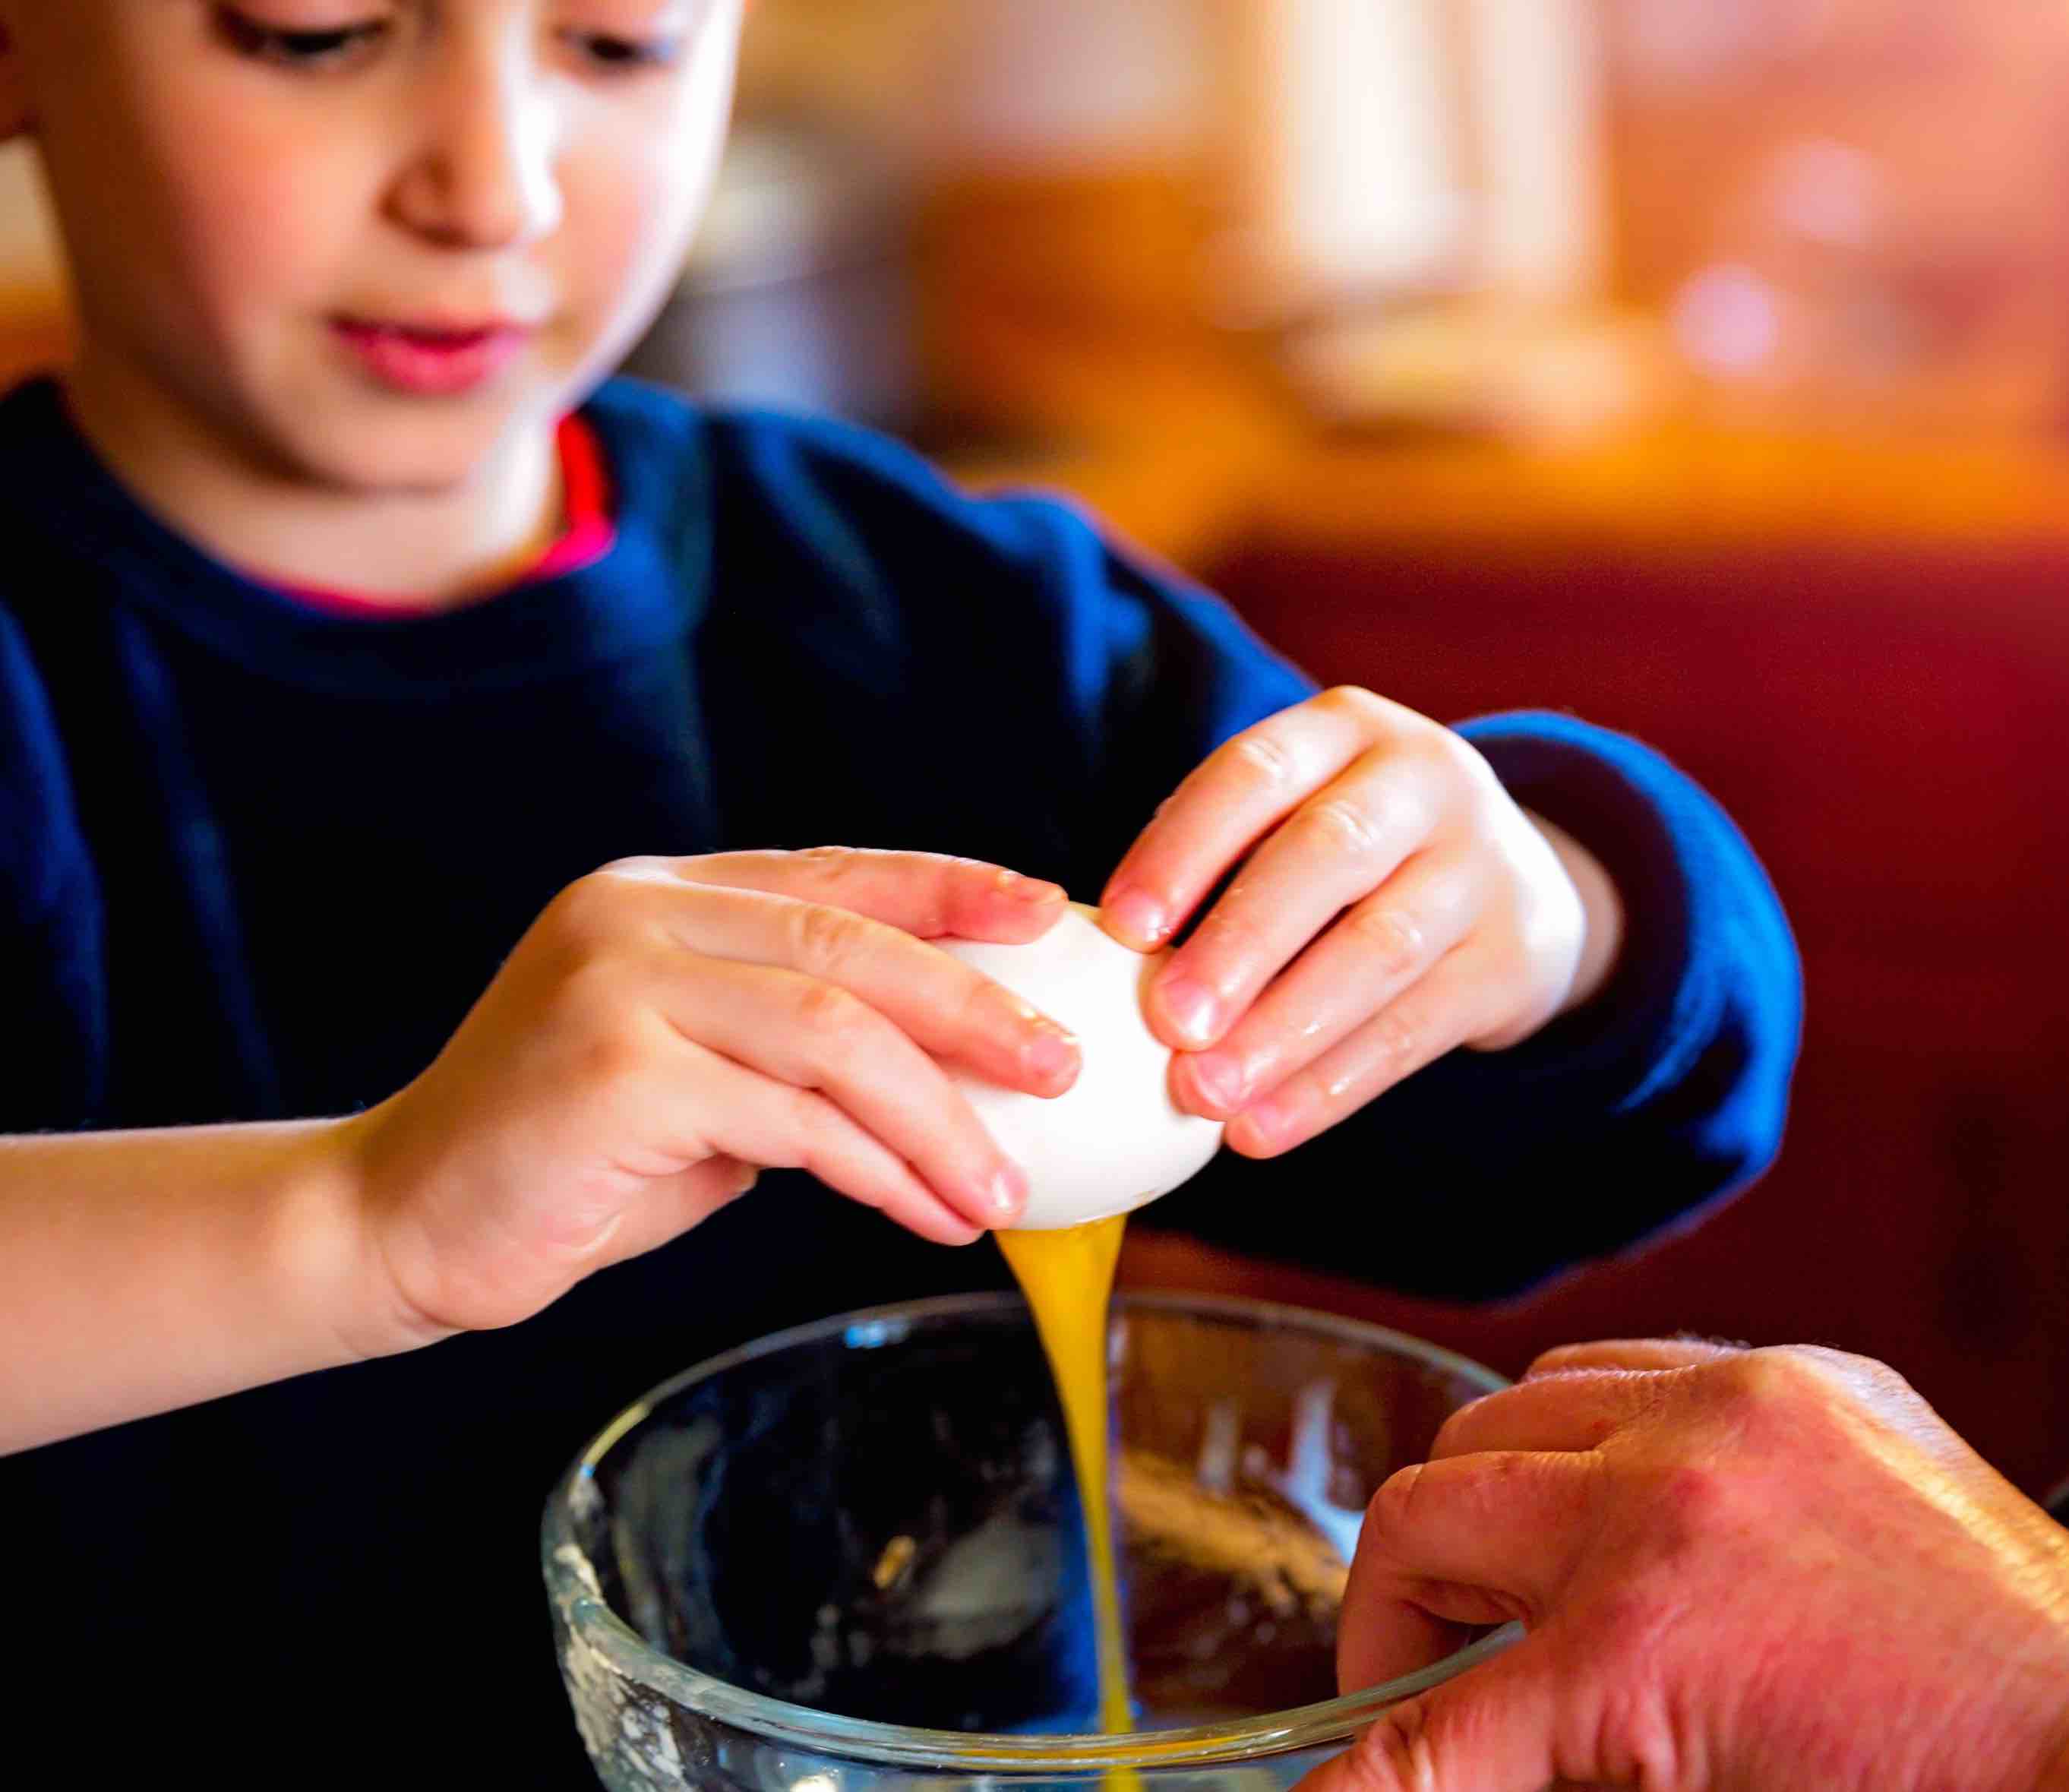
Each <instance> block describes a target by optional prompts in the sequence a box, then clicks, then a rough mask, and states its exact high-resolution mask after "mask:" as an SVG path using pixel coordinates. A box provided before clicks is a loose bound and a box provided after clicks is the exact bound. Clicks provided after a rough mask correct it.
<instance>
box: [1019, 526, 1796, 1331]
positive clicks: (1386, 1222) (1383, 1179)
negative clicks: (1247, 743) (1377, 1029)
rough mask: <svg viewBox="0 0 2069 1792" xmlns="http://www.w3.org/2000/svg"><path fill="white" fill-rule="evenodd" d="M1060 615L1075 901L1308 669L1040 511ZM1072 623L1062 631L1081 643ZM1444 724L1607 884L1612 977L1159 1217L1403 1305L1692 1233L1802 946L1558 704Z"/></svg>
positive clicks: (1655, 790)
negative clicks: (1085, 796) (1089, 781)
mask: <svg viewBox="0 0 2069 1792" xmlns="http://www.w3.org/2000/svg"><path fill="white" fill-rule="evenodd" d="M1047 526H1048V527H1050V528H1051V529H1055V530H1057V531H1058V532H1059V535H1060V537H1061V540H1060V541H1059V553H1060V555H1061V557H1062V559H1063V561H1064V562H1065V563H1066V564H1067V563H1069V562H1070V561H1072V560H1073V559H1074V558H1075V567H1074V569H1073V570H1072V571H1071V574H1070V582H1071V583H1073V584H1075V586H1077V587H1078V588H1079V589H1078V590H1077V592H1076V594H1075V596H1074V598H1071V599H1067V600H1064V607H1065V608H1066V609H1067V610H1070V609H1076V608H1082V607H1085V606H1089V607H1090V608H1091V609H1092V611H1093V612H1094V613H1095V614H1097V615H1098V616H1099V618H1100V625H1099V632H1100V635H1101V636H1102V638H1103V640H1104V647H1105V652H1104V659H1103V661H1102V662H1101V663H1100V666H1099V670H1098V671H1097V673H1096V675H1095V673H1094V671H1093V667H1092V663H1091V661H1090V659H1089V656H1087V658H1086V660H1085V662H1084V663H1083V666H1082V668H1081V670H1080V671H1079V685H1080V689H1079V699H1078V700H1079V709H1080V712H1081V714H1082V715H1083V718H1084V722H1085V725H1086V726H1087V728H1088V732H1089V733H1090V734H1091V735H1092V737H1094V738H1096V740H1097V741H1099V742H1100V746H1101V749H1102V750H1101V753H1100V757H1099V758H1098V760H1097V761H1096V763H1095V765H1093V767H1092V778H1093V786H1094V788H1095V789H1096V790H1098V791H1099V792H1100V793H1101V794H1102V800H1101V801H1100V803H1099V804H1098V805H1097V806H1096V814H1097V815H1098V817H1099V819H1098V823H1097V825H1096V826H1095V827H1092V828H1091V829H1089V830H1088V834H1087V837H1086V839H1084V841H1083V847H1084V849H1085V851H1087V853H1088V854H1089V856H1088V857H1086V858H1083V859H1080V860H1079V863H1078V865H1077V866H1076V867H1075V882H1074V885H1073V887H1074V888H1076V889H1078V890H1079V891H1080V892H1093V893H1095V894H1096V891H1097V888H1098V887H1099V885H1100V883H1101V882H1102V881H1103V880H1104V876H1105V874H1106V872H1108V870H1110V869H1111V867H1112V865H1113V864H1114V863H1116V861H1117V859H1118V857H1119V855H1120V852H1121V851H1124V850H1125V848H1126V847H1127V845H1128V842H1129V840H1131V839H1132V838H1133V836H1134V834H1135V833H1136V831H1137V830H1139V828H1140V827H1141V826H1142V825H1143V824H1144V823H1145V822H1146V821H1147V820H1148V818H1149V815H1150V814H1151V812H1152V811H1153V809H1154V807H1155V806H1156V805H1157V802H1161V800H1162V799H1163V798H1164V797H1165V796H1167V795H1168V794H1169V793H1170V791H1171V790H1172V789H1173V788H1174V787H1175V786H1176V785H1177V782H1178V780H1179V779H1180V778H1181V777H1183V775H1184V774H1185V772H1186V771H1188V770H1190V769H1191V767H1192V766H1193V765H1195V764H1197V763H1198V761H1199V760H1200V759H1201V758H1202V757H1204V756H1205V755H1206V753H1208V752H1209V751H1210V750H1211V749H1213V748H1214V746H1215V745H1218V743H1219V742H1220V741H1223V740H1226V738H1227V737H1229V736H1230V735H1231V734H1234V733H1237V732H1239V730H1240V729H1243V728H1245V727H1247V726H1249V725H1251V724H1252V723H1253V722H1255V721H1258V720H1261V719H1263V717H1264V716H1267V715H1270V714H1272V713H1274V712H1276V711H1277V710H1279V709H1281V708H1285V707H1286V706H1288V704H1294V703H1297V702H1299V701H1300V700H1303V699H1304V698H1305V697H1307V696H1309V695H1311V694H1312V692H1313V690H1314V688H1315V687H1314V685H1313V684H1312V681H1311V680H1308V679H1307V678H1306V677H1305V676H1304V675H1302V674H1301V673H1300V672H1299V671H1296V669H1294V668H1293V667H1291V666H1290V665H1288V663H1286V662H1285V661H1283V659H1280V658H1279V656H1278V655H1275V654H1274V653H1272V652H1271V651H1270V650H1269V649H1267V647H1265V646H1264V645H1263V643H1260V642H1259V640H1258V639H1256V638H1255V636H1254V635H1251V632H1250V631H1248V630H1247V628H1246V627H1244V626H1243V624H1242V623H1241V622H1240V621H1239V619H1238V618H1236V617H1235V616H1234V614H1232V613H1231V612H1230V610H1228V609H1227V608H1226V606H1224V605H1222V603H1221V602H1218V600H1217V599H1215V598H1212V597H1210V596H1209V595H1208V594H1206V593H1205V592H1203V591H1201V590H1198V589H1196V588H1194V586H1191V585H1190V584H1189V583H1188V582H1186V581H1185V580H1183V579H1181V578H1178V577H1177V575H1176V574H1170V573H1168V572H1165V571H1164V570H1162V569H1158V568H1157V567H1155V566H1153V565H1151V564H1149V563H1148V562H1146V561H1143V560H1142V559H1141V558H1139V557H1134V556H1132V555H1130V554H1128V553H1126V552H1125V551H1124V550H1120V549H1115V548H1114V547H1112V546H1111V545H1107V544H1105V543H1104V542H1101V541H1099V540H1098V537H1097V536H1096V532H1094V531H1092V530H1091V529H1090V528H1089V526H1088V525H1086V524H1084V523H1083V521H1082V520H1078V519H1075V518H1066V517H1052V518H1051V519H1050V520H1049V522H1048V525H1047ZM1086 627H1087V625H1086V623H1084V622H1083V621H1080V623H1079V625H1078V629H1077V632H1079V633H1080V634H1082V633H1083V632H1084V631H1085V629H1086ZM1460 732H1461V733H1463V734H1464V735H1465V736H1466V737H1467V739H1469V740H1470V741H1472V742H1473V744H1474V745H1475V746H1476V747H1477V748H1478V749H1479V751H1480V752H1481V753H1483V755H1484V756H1485V757H1487V760H1488V761H1489V762H1490V763H1491V764H1492V766H1493V767H1494V769H1495V771H1496V774H1497V775H1498V776H1499V777H1500V778H1501V780H1502V782H1503V783H1504V786H1506V788H1507V789H1508V791H1509V793H1510V794H1511V795H1512V797H1514V798H1515V799H1516V801H1517V802H1519V803H1520V804H1521V805H1522V806H1524V807H1525V808H1527V809H1529V810H1532V811H1534V812H1535V813H1536V814H1541V815H1542V816H1544V817H1545V818H1547V819H1548V820H1549V821H1552V822H1553V823H1557V825H1558V826H1560V827H1563V828H1565V830H1566V831H1568V832H1569V833H1570V834H1572V835H1573V836H1574V837H1575V838H1576V839H1578V840H1580V841H1581V843H1583V844H1584V845H1585V846H1586V847H1588V848H1589V850H1590V851H1592V852H1593V853H1594V855H1596V856H1597V858H1598V859H1600V860H1601V861H1602V863H1603V865H1604V866H1605V867H1606V869H1607V870H1608V872H1609V873H1610V876H1611V877H1612V879H1613V880H1614V882H1615V884H1616V885H1617V888H1618V890H1619V892H1621V893H1622V898H1623V900H1624V903H1625V905H1626V911H1627V935H1626V941H1625V943H1624V947H1623V950H1622V954H1621V956H1620V959H1619V962H1618V968H1617V969H1616V970H1615V972H1614V974H1613V975H1612V977H1611V979H1610V982H1609V983H1608V985H1607V986H1606V987H1605V989H1604V990H1603V991H1602V993H1601V994H1599V995H1598V997H1597V998H1596V999H1595V1000H1594V1002H1591V1003H1589V1005H1588V1006H1586V1007H1585V1009H1582V1010H1577V1011H1576V1012H1575V1013H1573V1014H1569V1015H1566V1016H1564V1017H1562V1018H1560V1019H1558V1020H1557V1021H1555V1022H1553V1023H1552V1024H1550V1025H1549V1026H1548V1027H1545V1028H1544V1029H1542V1030H1541V1031H1540V1032H1539V1033H1537V1034H1536V1035H1534V1036H1533V1037H1532V1039H1528V1040H1527V1041H1525V1042H1524V1043H1523V1044H1521V1045H1520V1046H1518V1047H1514V1048H1512V1049H1511V1050H1508V1051H1498V1052H1476V1051H1469V1050H1461V1051H1455V1052H1453V1053H1451V1055H1448V1056H1447V1057H1446V1058H1444V1059H1441V1060H1440V1061H1439V1062H1438V1063H1435V1064H1434V1065H1432V1066H1430V1067H1428V1068H1427V1069H1426V1070H1424V1071H1423V1072H1421V1073H1420V1074H1419V1075H1418V1076H1414V1077H1412V1078H1410V1079H1409V1080H1407V1081H1406V1082H1405V1083H1403V1084H1401V1085H1400V1086H1398V1088H1395V1089H1394V1090H1392V1091H1390V1092H1388V1093H1387V1094H1386V1095H1385V1096H1381V1098H1380V1099H1379V1100H1377V1101H1375V1102H1373V1103H1372V1104H1370V1105H1369V1106H1368V1107H1367V1108H1365V1109H1363V1110H1361V1112H1359V1113H1357V1114H1356V1115H1354V1116H1351V1117H1350V1118H1349V1119H1348V1120H1346V1121H1343V1122H1341V1123H1340V1124H1339V1125H1336V1127H1334V1128H1332V1129H1331V1130H1330V1131H1329V1132H1328V1133H1325V1134H1323V1135H1321V1136H1320V1137H1317V1138H1316V1139H1315V1140H1312V1141H1310V1142H1308V1144H1307V1145H1303V1146H1301V1147H1300V1148H1298V1149H1296V1150H1295V1151H1293V1152H1292V1153H1288V1155H1287V1156H1286V1157H1283V1158H1282V1159H1279V1160H1276V1161H1272V1162H1269V1163H1258V1162H1254V1161H1248V1160H1244V1159H1242V1158H1239V1157H1236V1156H1235V1155H1234V1153H1223V1155H1222V1157H1221V1158H1220V1159H1218V1160H1217V1161H1216V1163H1215V1165H1214V1166H1213V1167H1212V1168H1211V1169H1210V1170H1209V1171H1208V1172H1207V1173H1206V1174H1203V1175H1202V1177H1201V1178H1198V1180H1197V1181H1196V1182H1194V1184H1193V1185H1191V1186H1190V1187H1189V1188H1187V1189H1185V1190H1181V1191H1179V1192H1178V1193H1177V1194H1174V1195H1173V1196H1172V1197H1170V1198H1169V1199H1167V1200H1166V1201H1165V1202H1163V1203H1162V1204H1161V1206H1160V1207H1159V1208H1158V1210H1157V1217H1158V1219H1159V1222H1160V1223H1174V1224H1178V1225H1181V1226H1184V1227H1187V1228H1188V1229H1190V1230H1192V1231H1195V1232H1197V1233H1198V1234H1199V1235H1202V1236H1204V1237H1207V1238H1210V1239H1214V1240H1216V1241H1217V1242H1220V1243H1226V1244H1229V1245H1231V1246H1234V1247H1238V1248H1241V1249H1244V1250H1247V1251H1252V1252H1255V1253H1259V1254H1262V1255H1270V1256H1274V1257H1278V1258H1280V1259H1288V1260H1293V1261H1297V1262H1301V1263H1307V1264H1310V1265H1312V1266H1315V1267H1323V1268H1326V1269H1329V1270H1332V1271H1335V1272H1351V1273H1356V1274H1361V1275H1364V1276H1369V1277H1371V1278H1372V1279H1373V1280H1380V1281H1383V1282H1385V1284H1388V1285H1390V1286H1393V1287H1396V1288H1402V1289H1405V1290H1409V1291H1412V1292H1418V1293H1425V1294H1431V1295H1440V1296H1454V1297H1461V1298H1491V1297H1496V1296H1506V1295H1510V1294H1513V1293H1516V1292H1520V1290H1522V1289H1524V1288H1527V1287H1528V1286H1530V1285H1531V1284H1533V1283H1536V1282H1537V1281H1540V1280H1542V1279H1544V1278H1545V1277H1546V1276H1549V1275H1550V1274H1552V1273H1553V1272H1556V1271H1557V1270H1558V1269H1560V1268H1561V1267H1565V1266H1567V1265H1569V1264H1572V1263H1577V1262H1579V1261H1581V1260H1584V1259H1591V1258H1594V1257H1598V1256H1602V1255H1607V1254H1610V1253H1613V1252H1614V1251H1618V1250H1620V1249H1622V1248H1624V1247H1628V1246H1630V1245H1632V1244H1634V1243H1637V1242H1638V1241H1639V1240H1641V1239H1645V1238H1647V1237H1648V1236H1649V1235H1653V1234H1655V1233H1657V1232H1659V1231H1660V1230H1661V1229H1662V1228H1663V1227H1670V1226H1672V1225H1675V1224H1676V1223H1686V1222H1687V1221H1688V1220H1690V1219H1691V1218H1693V1217H1694V1216H1695V1215H1696V1214H1698V1213H1699V1212H1700V1211H1701V1210H1704V1209H1705V1208H1707V1207H1708V1206H1711V1205H1712V1204H1713V1203H1716V1202H1720V1201H1721V1200H1723V1199H1724V1198H1728V1196H1729V1195H1730V1194H1732V1193H1733V1192H1735V1191H1736V1190H1739V1189H1741V1188H1743V1187H1744V1186H1745V1185H1746V1184H1747V1183H1748V1182H1750V1181H1751V1180H1753V1178H1755V1177H1757V1175H1759V1174H1760V1173H1761V1171H1762V1170H1763V1169H1765V1168H1766V1167H1767V1165H1769V1163H1770V1162H1771V1161H1773V1157H1774V1156H1775V1153H1776V1152H1777V1149H1779V1146H1780V1144H1781V1133H1782V1127H1783V1121H1784V1118H1785V1112H1786V1107H1787V1100H1788V1092H1789V1080H1790V1077H1791V1075H1792V1073H1793V1071H1794V1063H1795V1059H1796V1054H1797V1049H1798V1039H1799V1034H1800V1031H1801V1024H1802V985H1801V974H1800V969H1799V964H1798V955H1797V952H1796V948H1795V945H1794V940H1793V938H1792V937H1791V935H1790V933H1789V926H1788V924H1787V921H1786V920H1785V917H1784V916H1783V912H1782V910H1781V904H1780V902H1779V900H1778V899H1777V896H1776V895H1775V892H1774V890H1773V886H1772V884H1770V882H1769V879H1768V877H1767V876H1766V874H1765V872H1764V871H1763V869H1762V868H1761V865H1760V863H1759V862H1758V860H1757V859H1756V858H1755V857H1754V855H1753V851H1752V850H1751V848H1750V847H1749V846H1748V845H1747V843H1746V842H1745V839H1744V838H1743V837H1742V836H1741V835H1740V833H1739V831H1738V830H1737V829H1736V827H1734V826H1733V825H1732V822H1731V821H1730V819H1729V818H1728V817H1727V816H1726V814H1724V811H1723V810H1721V809H1720V807H1719V806H1717V805H1716V802H1713V801H1712V799H1711V798H1709V797H1708V795H1707V794H1704V791H1703V790H1700V788H1699V787H1698V786H1696V784H1695V783H1694V782H1693V781H1692V780H1691V779H1690V778H1687V776H1686V775H1685V774H1683V773H1681V772H1680V771H1679V770H1678V769H1676V768H1675V766H1674V765H1671V763H1669V761H1667V759H1666V758H1665V757H1663V756H1662V755H1661V754H1659V753H1656V752H1655V751H1653V750H1651V749H1649V748H1647V747H1646V746H1644V745H1641V744H1640V743H1638V741H1634V740H1631V739H1629V738H1627V737H1624V736H1622V735H1618V734H1616V733H1611V732H1610V731H1608V730H1606V729H1600V728H1595V727H1592V726H1590V725H1588V724H1586V723H1585V722H1582V721H1579V720H1575V719H1573V718H1572V717H1570V716H1565V715H1560V714H1553V713H1527V714H1513V715H1501V716H1487V717H1484V718H1482V719H1479V720H1472V721H1468V722H1466V723H1464V724H1463V725H1461V727H1460Z"/></svg>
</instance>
